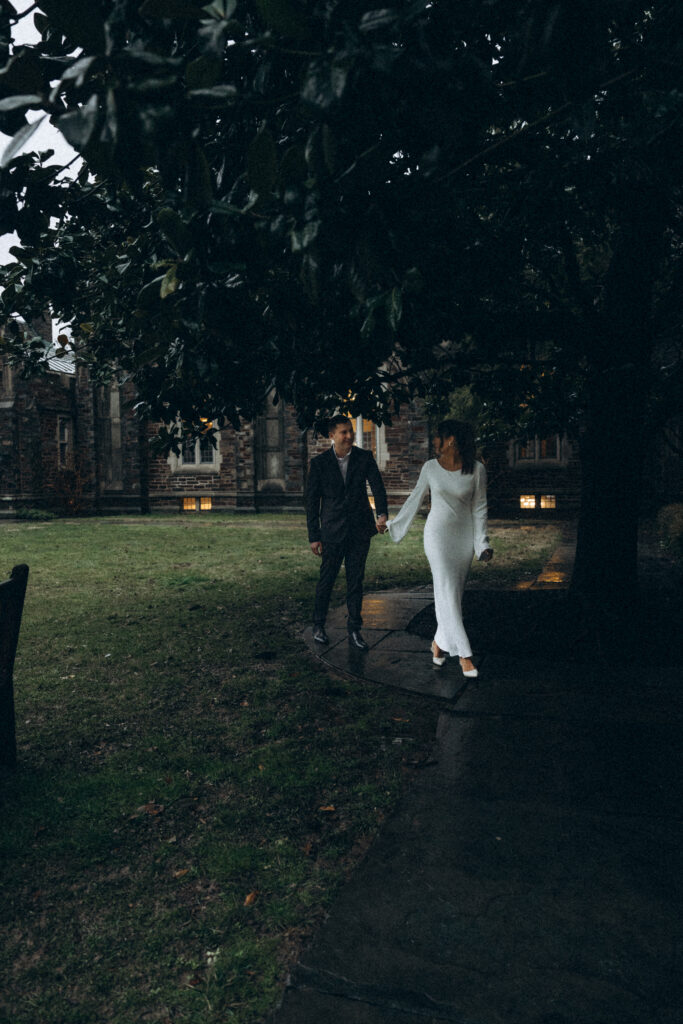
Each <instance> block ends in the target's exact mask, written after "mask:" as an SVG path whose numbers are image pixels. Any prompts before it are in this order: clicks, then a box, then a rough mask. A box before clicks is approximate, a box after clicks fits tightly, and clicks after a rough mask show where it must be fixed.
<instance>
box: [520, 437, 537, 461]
mask: <svg viewBox="0 0 683 1024" xmlns="http://www.w3.org/2000/svg"><path fill="white" fill-rule="evenodd" d="M517 458H518V459H519V461H520V462H533V461H534V459H535V458H536V439H535V438H533V437H531V438H527V439H526V441H520V442H519V448H518V453H517Z"/></svg>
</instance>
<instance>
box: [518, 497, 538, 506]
mask: <svg viewBox="0 0 683 1024" xmlns="http://www.w3.org/2000/svg"><path fill="white" fill-rule="evenodd" d="M519 507H520V508H536V495H535V494H520V496H519Z"/></svg>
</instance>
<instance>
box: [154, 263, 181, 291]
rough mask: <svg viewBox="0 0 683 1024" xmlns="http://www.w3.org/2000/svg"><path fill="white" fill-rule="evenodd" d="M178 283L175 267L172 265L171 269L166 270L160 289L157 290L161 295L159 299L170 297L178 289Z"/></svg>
mask: <svg viewBox="0 0 683 1024" xmlns="http://www.w3.org/2000/svg"><path fill="white" fill-rule="evenodd" d="M179 283H180V282H179V281H178V278H177V267H176V264H175V263H174V264H173V266H172V267H169V268H168V270H167V271H166V273H165V274H164V277H163V279H162V282H161V287H160V289H159V294H160V295H161V298H162V299H165V298H166V296H167V295H172V294H173V292H174V291H175V290H176V288H177V287H178V285H179Z"/></svg>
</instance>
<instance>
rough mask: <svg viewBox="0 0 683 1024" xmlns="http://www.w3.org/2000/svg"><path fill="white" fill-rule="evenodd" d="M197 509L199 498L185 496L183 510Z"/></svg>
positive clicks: (192, 510)
mask: <svg viewBox="0 0 683 1024" xmlns="http://www.w3.org/2000/svg"><path fill="white" fill-rule="evenodd" d="M196 511H197V500H196V498H183V512H196Z"/></svg>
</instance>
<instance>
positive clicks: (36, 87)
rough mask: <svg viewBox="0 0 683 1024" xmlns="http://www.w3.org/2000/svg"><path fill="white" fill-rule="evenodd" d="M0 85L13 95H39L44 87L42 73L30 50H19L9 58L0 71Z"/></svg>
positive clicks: (36, 59) (38, 62)
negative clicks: (13, 93)
mask: <svg viewBox="0 0 683 1024" xmlns="http://www.w3.org/2000/svg"><path fill="white" fill-rule="evenodd" d="M0 85H2V87H3V89H8V90H9V89H11V90H12V92H15V93H17V92H19V93H24V94H26V93H41V92H42V91H43V86H44V82H43V71H42V68H41V66H40V61H39V60H38V58H37V57H36V55H35V54H34V53H31V52H30V50H20V51H19V53H17V54H16V55H15V56H13V57H10V59H9V60H8V62H7V64H6V65H5V66H4V68H3V69H2V71H0Z"/></svg>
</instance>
